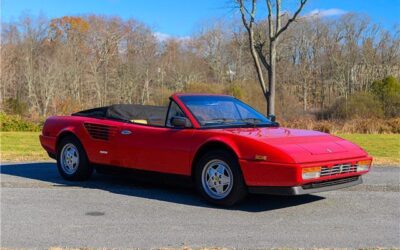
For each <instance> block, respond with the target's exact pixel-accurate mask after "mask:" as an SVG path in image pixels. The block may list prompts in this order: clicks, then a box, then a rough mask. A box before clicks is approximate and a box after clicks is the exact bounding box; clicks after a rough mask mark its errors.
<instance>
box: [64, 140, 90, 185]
mask: <svg viewBox="0 0 400 250" xmlns="http://www.w3.org/2000/svg"><path fill="white" fill-rule="evenodd" d="M67 145H68V146H67ZM71 145H72V146H71ZM67 147H71V148H74V147H75V149H76V151H77V154H75V155H77V158H78V159H79V160H78V163H77V164H74V165H75V171H73V172H72V171H70V172H68V171H66V170H65V169H66V168H67V167H65V162H64V163H62V156H61V154H62V153H63V149H64V148H66V149H67ZM63 164H64V167H63ZM57 168H58V172H59V173H60V175H61V176H62V177H63V178H64V179H66V180H68V181H84V180H87V179H88V178H89V177H90V176H91V175H92V173H93V166H91V165H90V163H89V160H88V158H87V155H86V152H85V149H84V148H83V146H82V144H81V143H80V141H79V140H78V139H77V138H76V137H74V136H71V135H68V136H66V137H64V138H62V139H61V141H60V142H59V144H58V147H57Z"/></svg>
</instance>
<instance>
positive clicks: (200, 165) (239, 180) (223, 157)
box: [195, 150, 247, 207]
mask: <svg viewBox="0 0 400 250" xmlns="http://www.w3.org/2000/svg"><path fill="white" fill-rule="evenodd" d="M214 160H216V161H223V162H224V163H226V165H227V167H229V169H230V171H231V173H232V175H233V176H232V180H233V184H232V187H231V189H230V191H229V192H226V194H227V195H226V196H225V197H223V198H215V197H212V196H210V194H208V193H207V190H206V189H207V187H205V185H203V171H206V170H204V168H206V167H207V165H208V164H209V163H210V162H212V161H214ZM195 184H196V189H197V191H198V192H199V193H200V195H201V196H202V197H203V198H204V199H205V200H207V201H208V202H210V203H212V204H215V205H219V206H226V207H229V206H233V205H234V204H237V203H239V202H240V201H242V200H243V199H244V198H245V197H246V195H247V187H246V185H245V183H244V180H243V175H242V171H241V170H240V166H239V163H238V161H237V158H236V156H235V155H233V154H232V153H230V152H229V151H226V150H213V151H210V152H207V153H205V154H204V155H202V156H201V157H200V159H199V160H198V161H197V162H196V165H195ZM208 192H209V191H208Z"/></svg>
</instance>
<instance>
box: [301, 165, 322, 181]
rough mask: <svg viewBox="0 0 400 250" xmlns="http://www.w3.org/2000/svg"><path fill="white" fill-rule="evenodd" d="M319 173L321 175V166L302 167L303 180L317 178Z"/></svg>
mask: <svg viewBox="0 0 400 250" xmlns="http://www.w3.org/2000/svg"><path fill="white" fill-rule="evenodd" d="M320 175H321V167H311V168H303V170H302V177H303V180H308V179H314V178H319V177H320Z"/></svg>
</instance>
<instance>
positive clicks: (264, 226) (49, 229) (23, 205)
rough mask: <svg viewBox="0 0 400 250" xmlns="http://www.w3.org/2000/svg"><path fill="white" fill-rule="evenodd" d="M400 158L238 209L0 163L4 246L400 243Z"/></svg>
mask: <svg viewBox="0 0 400 250" xmlns="http://www.w3.org/2000/svg"><path fill="white" fill-rule="evenodd" d="M399 179H400V168H375V169H374V170H373V171H372V172H371V173H370V174H369V175H368V176H366V178H364V184H362V185H359V186H356V187H352V188H349V189H344V190H338V191H332V192H326V193H320V194H317V195H307V196H301V197H274V196H265V195H257V196H255V195H253V196H250V197H249V199H247V200H246V202H245V203H243V204H241V205H239V206H236V207H234V208H231V209H221V208H215V207H211V206H209V205H207V204H206V203H204V202H203V201H202V200H201V199H200V198H199V197H198V196H197V195H196V194H195V193H194V191H193V190H191V189H183V188H176V187H175V188H174V187H165V186H160V185H158V186H157V185H152V184H143V183H139V182H137V181H133V180H126V179H121V178H116V177H112V176H103V175H98V174H95V175H94V176H93V178H92V179H91V180H90V181H88V182H82V183H70V182H66V181H64V180H62V179H61V178H60V177H59V176H58V173H57V171H56V168H55V164H54V163H30V164H29V163H25V164H14V165H7V164H3V165H2V166H1V187H2V188H1V246H2V247H11V248H30V247H39V248H47V247H53V246H63V247H107V248H127V247H129V248H132V247H139V248H156V247H182V246H190V247H207V246H208V247H211V246H219V247H233V248H265V247H269V248H270V247H295V248H298V247H300V248H304V247H307V248H309V247H331V248H333V247H335V248H342V247H351V248H364V247H400V193H399V192H400V184H399V182H400V181H399Z"/></svg>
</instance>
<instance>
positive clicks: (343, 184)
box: [249, 176, 362, 195]
mask: <svg viewBox="0 0 400 250" xmlns="http://www.w3.org/2000/svg"><path fill="white" fill-rule="evenodd" d="M361 183H362V177H361V176H353V177H348V178H342V179H334V180H328V181H321V182H313V183H308V184H305V185H302V186H294V187H278V186H264V187H262V186H253V187H249V192H250V193H255V194H272V195H303V194H311V193H319V192H325V191H332V190H337V189H341V188H347V187H351V186H355V185H358V184H361Z"/></svg>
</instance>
